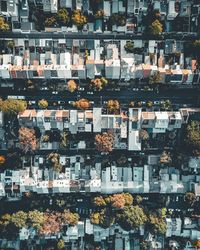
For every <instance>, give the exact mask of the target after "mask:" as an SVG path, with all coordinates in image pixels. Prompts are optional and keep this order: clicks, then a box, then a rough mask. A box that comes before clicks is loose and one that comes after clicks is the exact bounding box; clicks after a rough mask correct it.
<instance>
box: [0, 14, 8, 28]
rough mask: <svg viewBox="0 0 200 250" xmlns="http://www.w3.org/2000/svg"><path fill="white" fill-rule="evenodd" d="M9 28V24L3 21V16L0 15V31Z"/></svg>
mask: <svg viewBox="0 0 200 250" xmlns="http://www.w3.org/2000/svg"><path fill="white" fill-rule="evenodd" d="M9 29H10V27H9V24H8V23H7V22H6V21H5V18H4V17H2V16H0V31H7V30H9Z"/></svg>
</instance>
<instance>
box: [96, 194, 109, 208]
mask: <svg viewBox="0 0 200 250" xmlns="http://www.w3.org/2000/svg"><path fill="white" fill-rule="evenodd" d="M93 203H94V204H95V205H96V206H99V207H101V206H106V202H105V200H104V198H103V197H102V196H101V195H100V196H96V197H95V198H94V200H93Z"/></svg>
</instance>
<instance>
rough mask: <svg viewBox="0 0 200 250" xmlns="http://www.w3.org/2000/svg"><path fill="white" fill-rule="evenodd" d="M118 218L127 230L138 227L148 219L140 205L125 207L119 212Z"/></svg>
mask: <svg viewBox="0 0 200 250" xmlns="http://www.w3.org/2000/svg"><path fill="white" fill-rule="evenodd" d="M117 218H118V222H119V224H120V225H121V226H122V227H123V228H125V229H127V230H131V229H135V228H138V227H140V226H141V225H144V224H145V222H146V221H147V216H146V215H145V213H144V211H143V209H142V208H141V207H139V206H138V205H136V206H129V207H125V208H124V209H123V210H122V211H121V212H120V213H118V214H117Z"/></svg>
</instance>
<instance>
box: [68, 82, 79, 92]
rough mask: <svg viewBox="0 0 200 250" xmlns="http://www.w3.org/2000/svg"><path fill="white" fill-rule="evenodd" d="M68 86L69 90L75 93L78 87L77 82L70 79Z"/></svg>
mask: <svg viewBox="0 0 200 250" xmlns="http://www.w3.org/2000/svg"><path fill="white" fill-rule="evenodd" d="M67 88H68V90H69V92H71V93H73V92H74V91H75V90H76V89H77V84H76V82H75V81H74V80H69V81H68V82H67Z"/></svg>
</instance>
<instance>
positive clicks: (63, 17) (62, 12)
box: [57, 8, 70, 25]
mask: <svg viewBox="0 0 200 250" xmlns="http://www.w3.org/2000/svg"><path fill="white" fill-rule="evenodd" d="M57 21H58V23H60V24H61V25H66V24H68V23H69V21H70V17H69V13H68V11H67V10H66V9H64V8H62V9H59V11H58V12H57Z"/></svg>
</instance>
